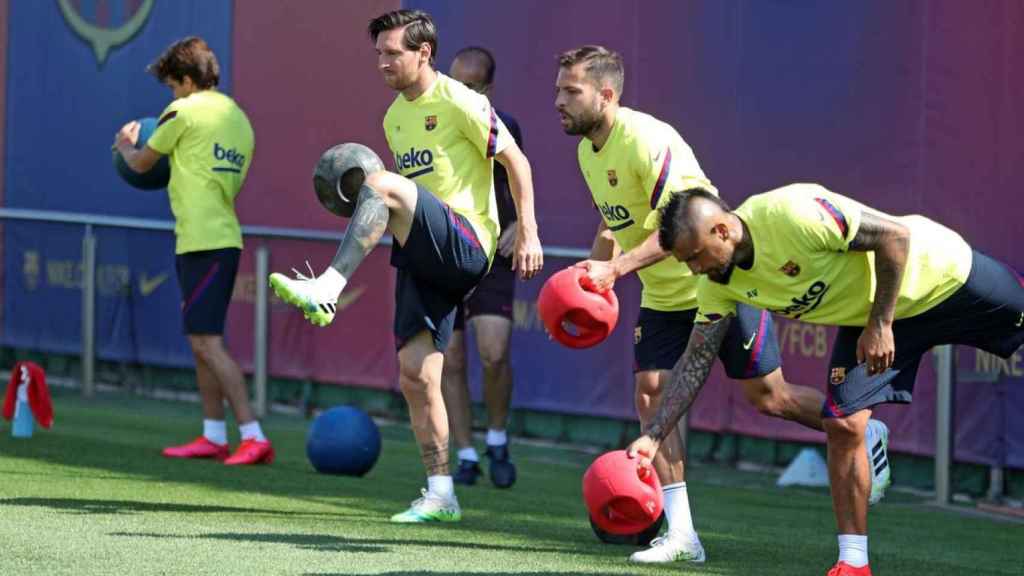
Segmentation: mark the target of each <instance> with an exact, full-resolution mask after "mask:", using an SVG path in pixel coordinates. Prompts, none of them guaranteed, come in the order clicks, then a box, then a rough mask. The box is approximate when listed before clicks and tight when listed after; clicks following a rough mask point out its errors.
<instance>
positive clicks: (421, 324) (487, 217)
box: [270, 10, 543, 522]
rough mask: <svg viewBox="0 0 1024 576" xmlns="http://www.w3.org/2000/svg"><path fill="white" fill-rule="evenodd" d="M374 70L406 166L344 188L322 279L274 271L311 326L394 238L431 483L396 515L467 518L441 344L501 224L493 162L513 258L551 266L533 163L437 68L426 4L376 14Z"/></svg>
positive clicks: (526, 264)
mask: <svg viewBox="0 0 1024 576" xmlns="http://www.w3.org/2000/svg"><path fill="white" fill-rule="evenodd" d="M369 33H370V37H371V38H372V40H373V42H374V44H375V46H376V50H377V55H378V59H377V60H378V67H379V69H380V71H381V74H382V75H383V77H384V81H385V82H386V83H387V85H388V86H390V87H391V88H393V89H394V90H396V91H397V92H398V93H399V94H398V96H397V97H396V98H395V100H394V102H393V103H392V104H391V107H390V108H389V109H388V111H387V113H386V115H385V117H384V133H385V136H386V137H387V140H388V145H389V147H390V148H391V150H392V152H393V153H394V154H395V164H396V167H397V169H398V171H399V173H398V174H396V173H394V172H386V171H379V172H374V173H370V174H367V175H366V178H365V181H364V182H363V183H362V185H361V187H360V189H359V190H358V192H357V193H354V196H355V197H354V198H348V197H346V196H344V195H342V194H339V198H338V200H340V201H341V202H343V203H345V205H346V206H347V209H348V210H350V214H351V221H350V223H349V227H348V230H347V232H346V234H345V238H344V239H343V240H342V242H341V246H339V248H338V252H337V254H336V255H335V257H334V260H333V261H332V262H331V265H330V267H328V268H327V270H326V271H325V272H324V273H323V274H321V275H320V276H318V277H317V278H312V279H310V278H302V277H300V278H298V279H295V280H292V279H289V278H287V277H285V276H283V275H281V274H276V273H275V274H272V275H271V278H270V282H271V285H272V286H273V287H274V290H275V291H276V292H277V294H278V295H279V296H281V297H282V298H283V299H284V300H285V301H287V302H290V303H292V304H295V305H297V306H298V307H300V308H301V309H303V311H304V312H305V314H306V317H307V318H308V319H309V320H310V321H311V322H313V323H314V324H317V325H320V326H324V325H327V324H328V323H330V322H331V321H332V320H333V319H334V314H335V311H336V303H337V299H338V296H339V294H340V293H341V291H342V290H343V289H344V287H345V284H346V283H347V282H348V279H349V278H351V277H352V274H353V272H354V271H355V270H356V267H357V266H358V265H359V264H360V263H361V262H362V261H363V259H364V258H365V256H366V255H367V254H368V253H369V252H370V250H372V249H373V247H374V246H376V244H377V241H378V240H379V239H380V237H381V236H382V235H383V234H384V232H385V231H389V232H391V234H392V236H393V237H394V239H395V243H394V244H393V245H392V252H391V264H392V265H393V266H395V267H396V268H397V269H398V275H397V279H396V289H395V305H396V309H395V322H394V332H395V341H396V345H397V348H398V363H399V384H400V386H401V389H402V394H403V395H404V396H405V400H406V402H407V403H408V405H409V417H410V420H411V421H412V429H413V433H414V434H415V436H416V441H417V442H418V443H419V446H420V455H421V457H422V460H423V466H424V468H426V473H427V489H426V490H423V497H422V498H418V499H417V500H415V501H414V502H413V503H412V506H411V507H410V508H409V509H408V510H406V511H405V512H402V513H399V514H396V515H394V516H392V518H391V520H392V521H393V522H456V521H458V520H460V519H461V518H462V511H461V508H460V507H459V502H458V500H457V499H456V497H455V490H454V485H453V482H452V477H451V475H450V474H449V469H448V416H447V413H446V411H445V405H444V400H443V398H442V393H441V371H442V366H443V363H444V355H443V351H444V350H445V348H446V347H447V345H448V342H449V340H450V339H451V335H452V326H453V323H454V320H455V313H456V308H457V307H458V306H459V305H460V304H461V303H462V300H463V298H464V297H465V295H466V294H467V293H468V292H469V291H470V290H472V289H473V287H475V286H476V285H477V284H478V283H479V282H480V279H481V278H483V276H484V275H485V274H486V273H487V270H488V268H489V267H490V264H491V260H492V259H493V257H494V253H495V247H496V245H497V240H498V235H499V230H498V216H497V207H496V206H495V200H494V182H493V175H492V172H493V170H492V168H493V161H494V160H495V159H497V160H498V162H500V163H501V164H502V165H503V166H504V167H505V169H506V170H507V171H508V175H509V182H510V188H511V190H512V196H513V198H514V199H515V203H516V211H517V219H516V227H517V228H516V243H515V248H514V250H513V265H514V266H515V268H516V270H518V272H519V274H520V276H521V277H523V278H530V277H532V276H533V275H534V274H536V272H537V271H538V270H540V269H541V266H542V265H543V254H542V252H541V247H540V240H539V239H538V237H537V224H536V219H535V218H534V213H533V185H532V177H531V174H530V164H529V162H528V161H527V159H526V157H525V156H524V155H523V154H522V152H520V150H519V147H518V146H516V144H515V142H514V141H513V140H512V137H511V136H509V133H508V130H507V129H506V128H505V126H504V125H503V124H502V122H501V120H500V119H498V117H497V115H496V114H495V112H494V109H493V108H492V107H491V104H490V102H489V101H488V100H487V97H486V96H484V95H482V94H478V93H476V92H474V91H472V90H470V89H469V88H467V87H466V86H464V85H463V84H461V83H459V82H456V81H454V80H452V79H451V78H449V77H448V76H445V75H444V74H441V73H439V72H437V70H435V69H434V56H435V53H436V51H437V30H436V27H435V25H434V21H433V19H431V17H430V15H428V14H427V13H425V12H421V11H418V10H397V11H394V12H388V13H386V14H383V15H381V16H379V17H377V18H374V19H373V20H372V21H371V22H370V24H369Z"/></svg>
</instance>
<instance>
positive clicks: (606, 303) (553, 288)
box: [537, 267, 619, 348]
mask: <svg viewBox="0 0 1024 576" xmlns="http://www.w3.org/2000/svg"><path fill="white" fill-rule="evenodd" d="M589 287H590V282H589V278H587V271H586V270H585V269H583V268H576V267H569V268H566V269H564V270H559V271H558V272H555V273H554V274H552V275H551V277H550V278H548V280H547V282H545V283H544V286H543V287H542V288H541V289H540V295H539V296H537V312H538V313H539V314H540V319H541V320H542V321H543V322H544V327H545V328H547V330H548V334H551V337H552V338H554V339H555V340H558V341H559V342H561V343H562V344H563V345H565V346H568V347H569V348H590V347H591V346H595V345H597V344H600V343H601V342H602V341H603V340H604V339H605V338H607V337H608V335H609V334H611V333H612V330H614V329H615V323H616V322H618V321H619V299H618V298H617V297H616V296H615V291H614V290H608V291H606V292H595V291H593V290H592V289H589Z"/></svg>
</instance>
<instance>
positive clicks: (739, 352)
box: [633, 304, 782, 380]
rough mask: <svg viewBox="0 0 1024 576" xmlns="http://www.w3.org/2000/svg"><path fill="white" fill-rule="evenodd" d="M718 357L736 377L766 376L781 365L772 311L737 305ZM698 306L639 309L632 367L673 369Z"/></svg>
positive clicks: (691, 326) (727, 372) (640, 368)
mask: <svg viewBox="0 0 1024 576" xmlns="http://www.w3.org/2000/svg"><path fill="white" fill-rule="evenodd" d="M736 314H737V317H736V318H733V319H732V322H731V323H730V325H729V331H728V333H727V334H726V335H725V341H724V342H722V347H721V349H720V350H719V351H718V358H719V360H721V361H722V366H724V367H725V373H726V375H728V376H729V378H732V379H734V380H744V379H747V378H756V377H758V376H764V375H766V374H770V373H772V372H774V371H775V369H777V368H779V367H780V366H782V358H781V357H780V356H779V345H778V342H777V340H776V337H775V323H774V322H773V321H772V315H771V314H769V313H768V312H765V311H764V310H759V309H757V308H751V307H750V306H747V305H745V304H738V305H737V306H736ZM696 315H697V310H696V309H691V310H680V311H678V312H659V311H657V310H651V309H649V308H641V309H640V317H639V318H637V323H636V328H635V329H634V331H633V362H634V364H633V371H634V372H644V371H647V370H671V369H672V368H673V367H674V366H675V365H676V362H678V361H679V357H680V356H682V354H683V351H684V350H685V349H686V344H687V342H689V341H690V332H691V331H692V330H693V320H694V318H695V317H696Z"/></svg>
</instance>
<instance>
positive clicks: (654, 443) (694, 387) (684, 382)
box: [627, 316, 732, 460]
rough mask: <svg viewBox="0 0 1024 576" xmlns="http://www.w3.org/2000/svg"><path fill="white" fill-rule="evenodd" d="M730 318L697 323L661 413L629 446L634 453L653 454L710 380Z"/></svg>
mask: <svg viewBox="0 0 1024 576" xmlns="http://www.w3.org/2000/svg"><path fill="white" fill-rule="evenodd" d="M731 322H732V316H726V317H725V318H722V319H721V320H718V321H715V322H711V323H707V324H694V326H693V331H692V332H691V333H690V341H689V343H687V345H686V350H685V351H684V352H683V355H682V356H681V357H680V358H679V361H678V362H676V365H675V367H674V368H672V379H671V380H670V381H669V383H668V386H667V387H666V388H665V390H664V391H663V392H662V398H661V406H659V407H658V413H657V414H655V416H654V418H653V419H652V420H651V422H650V423H649V424H648V426H647V429H646V430H645V431H644V435H643V436H641V437H640V438H639V439H637V440H636V441H634V442H633V443H632V444H630V446H629V448H628V449H627V450H628V452H629V454H630V455H631V456H636V454H637V453H640V454H643V455H644V456H645V458H644V459H645V460H650V459H653V458H654V454H655V453H656V452H657V451H658V447H659V446H660V445H661V442H662V441H663V440H664V439H665V437H666V436H668V434H669V432H671V431H672V429H673V428H675V426H676V423H678V422H679V419H680V418H682V417H683V414H686V412H687V411H688V410H689V409H690V406H691V405H692V404H693V401H694V400H696V399H697V394H699V393H700V390H701V388H703V387H704V383H705V382H707V380H708V374H709V373H710V372H711V366H712V365H713V364H714V363H715V357H716V356H718V349H719V348H721V347H722V342H723V341H724V340H725V334H726V332H728V330H729V324H730V323H731Z"/></svg>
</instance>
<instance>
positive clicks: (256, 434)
mask: <svg viewBox="0 0 1024 576" xmlns="http://www.w3.org/2000/svg"><path fill="white" fill-rule="evenodd" d="M149 71H150V72H151V73H152V74H153V75H154V76H156V78H157V80H159V81H160V82H162V83H163V84H166V85H167V87H168V88H170V89H171V92H172V93H173V95H174V101H173V102H171V103H170V104H169V105H168V106H167V108H166V109H165V110H164V111H163V114H161V115H160V120H159V122H158V125H157V128H156V130H155V131H154V132H153V135H152V137H150V139H149V141H148V142H146V145H145V146H144V147H142V148H141V149H140V150H136V149H135V143H136V142H137V141H138V138H139V123H138V122H129V123H128V124H126V125H125V126H124V127H123V128H121V130H120V131H119V132H118V133H117V136H116V137H115V142H114V145H115V147H116V148H117V149H118V151H120V153H121V155H122V156H123V157H124V159H125V162H126V163H127V164H128V166H130V167H131V168H132V169H133V170H135V171H137V172H146V171H147V170H149V169H150V168H151V167H152V166H153V165H154V164H156V162H157V161H158V160H159V159H160V157H161V156H168V155H169V156H170V165H171V181H170V184H169V185H168V186H167V192H168V196H169V197H170V201H171V212H173V213H174V220H175V225H174V235H175V237H176V248H175V253H176V254H177V257H176V258H177V263H176V264H177V266H176V267H177V271H178V284H179V285H180V287H181V292H182V303H181V312H182V316H183V317H184V325H185V334H187V335H188V341H189V344H190V345H191V347H192V353H193V355H194V356H195V361H196V380H197V381H198V383H199V395H200V397H201V399H202V404H203V435H202V436H199V437H198V438H197V439H196V440H194V441H193V442H191V443H188V444H185V445H182V446H173V447H170V448H166V449H164V451H163V454H164V456H167V457H169V458H217V459H219V460H224V463H225V464H229V465H233V464H257V463H261V462H263V463H267V464H269V463H271V462H272V461H273V460H274V448H273V446H271V444H270V441H269V440H267V438H266V436H264V434H263V431H262V430H261V428H260V423H259V421H258V420H256V418H255V416H254V415H253V412H252V408H251V407H250V406H249V397H248V390H247V389H246V386H245V379H244V377H243V376H242V371H241V370H240V369H239V367H238V364H237V363H235V361H234V360H233V359H232V358H231V356H230V355H229V354H228V352H227V350H226V349H225V348H224V337H223V334H224V317H225V315H226V314H227V310H228V303H229V302H230V301H231V291H232V290H233V288H234V285H235V274H236V272H237V271H238V259H239V256H240V255H241V251H242V230H241V228H240V227H239V224H238V216H237V215H236V214H235V197H236V196H238V192H239V190H240V189H241V188H242V183H243V182H245V176H246V174H248V172H249V166H250V165H251V164H252V153H253V145H254V140H253V131H252V126H251V125H250V124H249V119H248V118H247V117H246V115H245V112H243V111H242V109H241V108H239V107H238V104H237V103H235V101H234V100H232V99H231V98H230V97H228V96H226V95H224V94H222V93H220V92H218V91H217V84H218V82H219V80H220V67H219V65H218V64H217V57H216V55H215V54H214V53H213V51H212V50H210V47H209V46H207V44H206V42H205V41H204V40H203V39H201V38H197V37H189V38H185V39H184V40H181V41H179V42H175V43H174V44H172V45H171V46H170V47H169V48H167V50H166V51H164V53H163V54H161V55H160V57H159V58H157V60H156V61H155V62H154V63H153V64H151V65H150V66H149ZM224 400H227V401H228V403H229V404H230V405H231V409H232V411H233V412H234V413H235V419H236V420H237V421H238V424H239V430H240V432H241V437H242V442H241V444H240V445H239V447H238V449H237V450H235V452H234V454H232V455H231V456H230V457H229V456H228V439H227V426H226V424H225V422H224Z"/></svg>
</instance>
